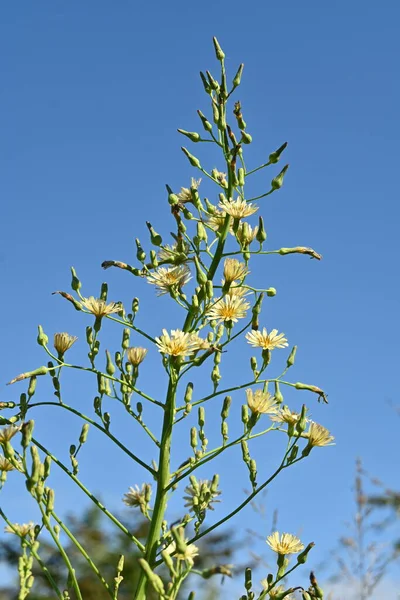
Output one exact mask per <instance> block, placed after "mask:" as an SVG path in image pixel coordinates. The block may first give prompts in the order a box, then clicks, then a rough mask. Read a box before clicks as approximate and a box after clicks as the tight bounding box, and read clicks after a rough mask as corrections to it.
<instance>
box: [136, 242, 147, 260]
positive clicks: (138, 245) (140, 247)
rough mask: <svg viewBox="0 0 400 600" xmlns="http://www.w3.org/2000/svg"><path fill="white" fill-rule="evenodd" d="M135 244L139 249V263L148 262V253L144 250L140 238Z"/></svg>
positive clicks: (137, 255)
mask: <svg viewBox="0 0 400 600" xmlns="http://www.w3.org/2000/svg"><path fill="white" fill-rule="evenodd" d="M135 242H136V248H137V252H136V258H137V259H138V261H139V262H141V263H143V262H144V261H145V260H146V252H145V251H144V250H143V248H142V245H141V243H140V240H139V239H138V238H136V240H135Z"/></svg>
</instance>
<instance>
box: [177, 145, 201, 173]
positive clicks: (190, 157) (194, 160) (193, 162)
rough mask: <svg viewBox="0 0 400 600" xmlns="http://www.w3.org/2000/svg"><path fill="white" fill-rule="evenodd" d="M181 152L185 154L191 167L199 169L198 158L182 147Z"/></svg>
mask: <svg viewBox="0 0 400 600" xmlns="http://www.w3.org/2000/svg"><path fill="white" fill-rule="evenodd" d="M181 150H182V152H183V153H184V154H185V156H187V158H188V160H189V162H190V164H191V165H192V167H197V169H200V168H201V164H200V161H199V159H198V158H196V157H195V156H193V154H190V152H189V150H187V149H186V148H185V147H184V146H182V148H181Z"/></svg>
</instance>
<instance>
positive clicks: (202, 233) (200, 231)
mask: <svg viewBox="0 0 400 600" xmlns="http://www.w3.org/2000/svg"><path fill="white" fill-rule="evenodd" d="M197 237H198V238H199V240H201V241H204V242H206V241H207V232H206V228H205V227H204V225H203V223H202V222H201V221H197Z"/></svg>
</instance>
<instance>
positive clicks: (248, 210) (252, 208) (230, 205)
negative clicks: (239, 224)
mask: <svg viewBox="0 0 400 600" xmlns="http://www.w3.org/2000/svg"><path fill="white" fill-rule="evenodd" d="M219 207H220V208H221V209H222V210H224V211H225V212H226V213H228V215H231V217H233V218H234V219H244V218H245V217H249V216H250V215H254V213H255V212H257V210H258V206H256V205H255V204H251V203H248V202H246V200H242V199H241V198H240V197H238V198H237V200H235V201H234V200H227V199H226V198H224V199H223V200H221V202H220V203H219Z"/></svg>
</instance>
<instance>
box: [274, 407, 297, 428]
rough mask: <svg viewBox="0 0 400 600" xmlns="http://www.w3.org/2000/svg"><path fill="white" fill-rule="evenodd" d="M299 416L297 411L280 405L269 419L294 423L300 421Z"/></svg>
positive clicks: (289, 423)
mask: <svg viewBox="0 0 400 600" xmlns="http://www.w3.org/2000/svg"><path fill="white" fill-rule="evenodd" d="M300 417H301V415H300V414H299V413H296V412H293V411H291V410H290V408H289V407H288V406H282V408H281V409H280V410H279V412H278V413H276V415H274V416H272V417H271V420H272V421H276V422H277V423H288V425H296V423H298V421H300Z"/></svg>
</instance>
